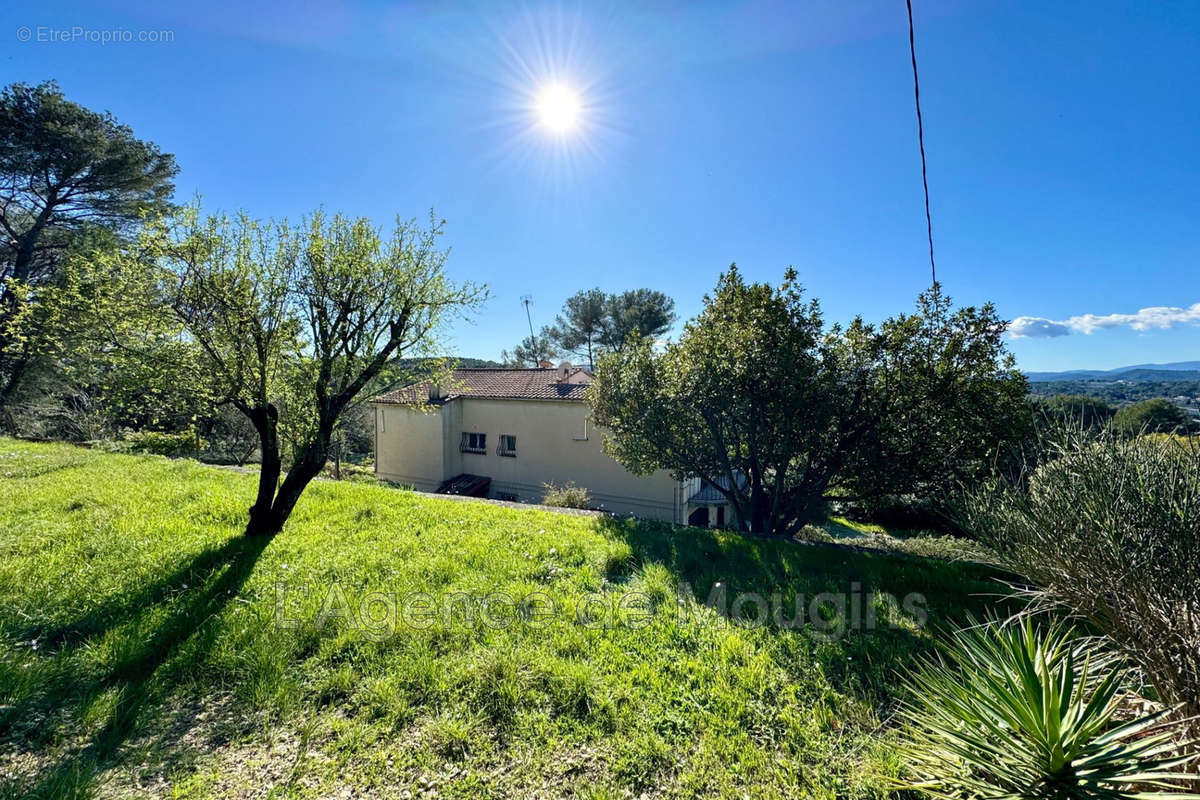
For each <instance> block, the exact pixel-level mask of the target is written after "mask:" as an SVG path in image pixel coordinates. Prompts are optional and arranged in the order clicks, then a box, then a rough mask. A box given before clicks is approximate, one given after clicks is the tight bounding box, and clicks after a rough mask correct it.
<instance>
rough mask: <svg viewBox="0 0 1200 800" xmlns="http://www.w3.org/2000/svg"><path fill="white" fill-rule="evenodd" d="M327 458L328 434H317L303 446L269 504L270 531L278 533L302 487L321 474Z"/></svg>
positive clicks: (293, 506) (290, 512)
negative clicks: (272, 526)
mask: <svg viewBox="0 0 1200 800" xmlns="http://www.w3.org/2000/svg"><path fill="white" fill-rule="evenodd" d="M328 460H329V436H328V434H318V435H317V438H316V439H315V440H313V441H312V442H309V444H308V446H307V447H305V448H304V453H303V454H302V455H301V456H300V458H299V459H297V460H296V461H295V462H294V463H293V464H292V466H291V469H289V470H288V474H287V477H286V478H284V479H283V483H282V484H281V485H280V487H279V492H278V493H277V494H276V495H275V502H274V504H273V505H272V506H271V521H272V522H273V523H274V525H275V529H274V530H272V531H271V533H273V534H274V533H278V532H279V531H280V530H281V529H282V528H283V524H284V523H285V522H287V520H288V517H290V516H291V515H292V509H294V508H295V507H296V502H297V501H298V500H299V499H300V495H301V494H302V493H303V492H304V488H305V487H306V486H308V484H309V483H311V482H312V479H313V478H315V477H317V476H318V475H320V474H321V470H322V469H324V468H325V462H326V461H328Z"/></svg>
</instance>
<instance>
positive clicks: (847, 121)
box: [0, 0, 1200, 370]
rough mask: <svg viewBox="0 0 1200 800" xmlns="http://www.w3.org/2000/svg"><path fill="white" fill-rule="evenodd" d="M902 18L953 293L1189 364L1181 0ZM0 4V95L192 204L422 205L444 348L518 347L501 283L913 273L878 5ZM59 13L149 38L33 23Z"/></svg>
mask: <svg viewBox="0 0 1200 800" xmlns="http://www.w3.org/2000/svg"><path fill="white" fill-rule="evenodd" d="M914 6H915V10H916V15H917V47H918V58H919V60H920V68H921V84H922V86H921V88H922V104H923V109H924V114H925V125H926V145H927V149H928V154H929V180H930V189H931V192H932V203H933V215H934V235H935V240H936V246H937V257H938V267H939V277H940V278H941V279H942V281H943V283H944V285H945V287H946V289H947V291H948V292H949V293H950V294H951V295H953V296H954V298H955V299H956V300H957V301H959V302H962V303H980V302H984V301H988V300H990V301H993V302H995V303H996V305H997V306H998V308H999V310H1000V312H1001V314H1003V315H1004V316H1005V317H1006V318H1009V319H1015V318H1021V317H1024V318H1027V319H1023V320H1022V321H1021V323H1020V325H1019V329H1020V330H1022V331H1024V332H1026V333H1029V334H1031V335H1029V336H1025V337H1022V338H1014V339H1012V341H1011V347H1012V349H1013V351H1014V352H1015V353H1016V355H1017V358H1018V361H1019V363H1020V365H1021V366H1022V367H1024V368H1026V369H1032V370H1048V369H1066V368H1076V367H1078V368H1106V367H1113V366H1118V365H1122V364H1129V363H1141V362H1152V361H1154V362H1158V361H1174V360H1185V359H1196V358H1200V327H1198V326H1197V321H1198V320H1200V306H1196V307H1194V308H1193V305H1194V304H1197V303H1200V281H1198V280H1197V270H1196V267H1197V264H1198V262H1200V225H1197V221H1198V220H1200V181H1198V180H1197V178H1198V177H1200V146H1198V142H1200V136H1198V134H1200V4H1197V3H1185V2H1175V3H1139V2H1129V3H1111V2H1103V1H1101V0H1089V2H1054V3H1046V2H999V1H998V0H997V1H996V2H966V1H965V0H914ZM3 15H4V18H5V23H6V24H5V26H4V27H5V28H7V30H6V31H3V33H2V35H3V39H2V41H3V45H0V57H2V58H3V62H2V63H3V64H4V74H5V78H4V79H5V82H7V81H11V80H24V81H27V82H35V81H40V80H43V79H47V78H53V79H56V80H57V81H58V82H59V83H60V84H61V86H62V88H63V90H64V91H65V92H66V94H67V95H68V97H70V98H71V99H73V100H76V101H77V102H80V103H83V104H84V105H87V106H89V107H93V108H102V109H107V110H110V111H112V112H113V113H114V114H116V115H117V117H118V118H120V119H121V120H122V121H123V122H125V123H127V124H129V125H130V126H132V127H133V129H134V131H135V132H136V133H137V134H138V135H139V136H142V137H145V138H149V139H152V140H153V141H155V142H157V143H159V144H160V145H161V146H162V147H163V148H164V149H166V150H167V151H169V152H173V153H174V154H175V155H176V158H177V160H178V162H179V164H180V167H181V173H180V176H179V180H178V187H179V191H180V195H181V196H183V197H187V196H189V195H191V194H193V193H197V192H198V193H200V194H202V195H203V198H204V204H205V206H206V207H207V208H209V209H212V210H216V209H225V210H232V209H236V208H244V209H246V210H248V211H249V212H251V213H253V214H255V215H258V216H263V217H266V216H289V217H298V216H300V215H301V214H303V213H305V212H307V211H310V210H312V209H313V208H315V207H317V206H319V205H321V206H324V207H325V208H326V209H329V210H340V211H343V212H345V213H348V214H354V215H367V216H370V217H372V218H373V219H375V220H377V221H378V222H379V223H381V224H384V223H387V222H388V221H389V220H390V219H392V218H393V217H394V216H395V215H396V214H401V215H404V216H421V215H423V214H424V213H425V211H426V210H427V209H428V208H430V207H434V208H435V209H436V211H437V213H438V214H439V215H440V216H442V217H444V218H445V219H446V220H447V221H448V235H447V238H446V241H447V243H448V244H450V245H451V246H452V248H453V254H452V256H451V270H452V272H453V274H454V275H456V276H457V277H460V278H470V279H474V280H481V281H486V282H487V283H488V284H489V285H490V287H491V291H492V299H491V300H490V302H489V303H488V305H487V306H486V308H485V309H484V310H483V312H482V313H481V314H480V315H479V316H478V317H477V318H476V320H475V322H474V323H473V324H471V325H465V324H464V325H459V326H457V327H456V329H455V330H454V333H453V342H454V345H455V347H456V349H457V351H458V352H459V354H462V355H472V356H479V357H495V356H496V355H497V354H498V353H499V351H500V350H501V348H504V347H508V346H511V345H512V344H513V343H515V342H516V341H518V340H519V339H520V338H521V336H522V335H524V334H525V333H526V330H527V329H526V323H525V315H524V311H523V309H522V307H521V304H520V297H521V296H522V295H526V294H529V295H532V296H533V298H534V301H533V314H534V324H535V325H540V324H542V323H547V322H550V321H551V320H552V318H553V316H554V314H555V313H556V311H557V310H558V308H559V307H560V306H561V304H562V301H563V299H564V298H565V297H566V296H568V295H570V294H571V293H573V292H574V291H576V290H578V289H581V288H587V287H591V286H600V287H602V288H604V289H607V290H619V289H624V288H632V287H637V286H649V287H652V288H656V289H661V290H663V291H664V292H667V293H668V294H670V295H671V296H673V297H675V298H676V300H677V302H678V308H679V311H680V313H681V315H682V316H683V317H688V316H691V315H693V314H695V313H696V312H697V311H698V310H699V308H700V301H701V297H702V296H703V294H704V293H705V291H707V290H708V289H710V288H711V287H712V285H713V283H714V282H715V279H716V276H717V275H718V273H719V272H720V271H721V270H722V269H723V268H724V267H726V266H727V265H728V264H729V263H730V262H731V261H737V262H738V264H739V266H740V267H741V268H742V269H743V271H744V272H745V273H746V274H747V275H749V276H750V277H752V278H755V279H761V280H771V281H777V280H778V279H779V277H780V275H781V274H782V272H783V270H784V268H785V267H786V266H788V265H789V264H791V265H794V266H795V267H796V268H797V269H798V270H799V272H800V274H801V276H802V279H803V280H804V282H805V284H806V285H807V286H808V288H809V290H810V291H811V292H812V293H813V294H815V295H816V296H817V297H819V298H820V299H821V302H822V304H823V306H824V308H825V311H826V315H827V317H828V318H829V319H831V320H847V319H849V318H851V317H853V316H854V315H856V314H862V315H863V316H864V317H866V318H867V319H870V320H878V319H881V318H883V317H885V316H887V315H889V314H892V313H896V312H898V311H903V310H907V309H909V308H911V306H912V302H913V300H914V298H915V296H916V294H917V293H918V292H919V291H920V290H921V289H922V288H924V287H925V286H926V285H927V284H928V261H927V254H926V242H925V221H924V215H923V209H922V197H921V184H920V162H919V160H918V154H917V148H916V126H915V119H914V112H913V103H912V83H911V80H912V79H911V73H910V71H909V70H910V67H909V63H908V42H907V27H906V17H905V12H904V3H903V0H888V1H887V2H873V1H871V0H863V2H846V1H845V0H827V1H823V2H813V3H799V2H795V3H793V2H740V3H722V4H716V3H691V2H675V3H647V2H640V3H629V4H620V3H605V2H589V3H586V4H576V3H535V2H529V3H519V4H511V5H509V4H501V3H499V2H494V3H493V2H488V3H475V4H455V3H448V2H446V3H443V2H415V3H391V4H384V3H336V2H331V3H316V2H312V3H309V2H303V1H302V2H294V3H292V2H282V0H275V1H274V2H266V3H257V4H251V3H240V2H232V1H231V0H217V2H209V3H203V4H200V3H196V4H188V3H163V2H161V0H139V1H138V2H128V3H115V2H114V3H97V4H80V3H72V2H62V3H57V4H56V5H55V7H54V8H48V7H46V5H45V4H43V3H34V2H26V1H25V0H17V2H15V3H13V2H9V3H7V4H6V7H5V10H4V12H3ZM22 26H26V27H28V28H29V29H30V31H31V32H32V33H31V39H32V40H31V41H29V42H22V41H19V35H20V31H19V29H20V28H21V27H22ZM74 27H79V28H81V29H85V30H112V29H124V30H128V31H138V30H155V31H157V30H170V31H171V32H172V34H173V41H170V42H164V43H155V44H150V43H140V42H114V43H108V44H99V43H93V42H88V41H84V40H81V39H78V38H77V39H75V40H73V41H71V40H68V41H65V42H49V41H45V39H46V37H47V36H48V35H50V34H47V33H46V31H47V29H54V30H58V31H63V30H66V31H70V29H72V28H74ZM66 35H67V36H68V37H69V36H70V34H66ZM554 81H559V82H562V83H564V84H568V85H571V86H573V87H574V88H575V89H576V91H577V92H578V93H579V96H580V101H581V103H582V105H583V110H582V115H581V119H580V127H579V128H578V130H577V131H575V132H574V133H573V134H570V135H566V136H561V137H559V136H555V135H553V134H551V133H549V132H548V131H546V130H545V129H544V127H542V126H540V125H539V124H538V122H537V119H536V115H535V114H534V112H533V111H532V110H531V108H530V105H531V97H532V96H534V95H535V94H536V92H537V91H538V90H539V88H540V87H542V86H544V85H546V84H548V83H552V82H554ZM1160 307H1165V310H1164V309H1162V308H1160ZM1148 308H1149V309H1153V308H1159V310H1158V311H1149V312H1146V313H1139V312H1140V311H1141V310H1142V309H1148ZM1089 315H1090V316H1089ZM1111 315H1117V316H1111ZM1089 331H1090V332H1089ZM1050 334H1053V335H1050Z"/></svg>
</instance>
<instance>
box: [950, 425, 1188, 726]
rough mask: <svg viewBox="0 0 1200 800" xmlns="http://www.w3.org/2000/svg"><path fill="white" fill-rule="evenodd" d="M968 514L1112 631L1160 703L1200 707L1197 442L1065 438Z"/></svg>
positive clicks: (1077, 610) (1004, 555) (1008, 556)
mask: <svg viewBox="0 0 1200 800" xmlns="http://www.w3.org/2000/svg"><path fill="white" fill-rule="evenodd" d="M1050 455H1051V460H1049V461H1047V462H1046V463H1044V464H1043V465H1042V466H1040V467H1038V469H1037V470H1036V471H1035V472H1034V473H1033V474H1032V475H1031V476H1030V478H1029V481H1028V485H1027V486H1024V487H1022V486H1010V487H1007V488H1002V489H1000V490H999V491H994V492H980V493H978V494H976V495H974V496H973V497H972V498H970V500H969V501H968V503H967V514H966V517H967V520H968V524H969V525H970V526H971V527H972V529H973V530H974V531H975V532H976V533H977V535H978V536H979V537H980V538H981V539H982V540H983V541H984V542H985V543H986V544H988V545H989V546H990V547H991V548H992V550H994V551H995V552H996V553H997V555H998V556H999V558H1000V560H1001V561H1002V562H1003V563H1004V564H1005V565H1006V566H1008V567H1009V568H1010V569H1012V570H1013V571H1014V572H1016V573H1018V574H1020V575H1022V576H1024V577H1025V578H1028V579H1029V580H1030V581H1032V582H1033V583H1034V584H1036V585H1037V587H1039V588H1038V589H1037V590H1035V591H1036V594H1037V595H1038V596H1039V598H1040V599H1041V600H1044V601H1047V602H1050V603H1054V604H1057V605H1059V606H1062V607H1065V608H1066V609H1067V610H1069V611H1070V612H1072V613H1074V614H1077V615H1078V616H1080V617H1082V618H1084V619H1085V620H1087V622H1088V623H1089V624H1090V625H1091V626H1092V627H1094V628H1095V629H1096V630H1098V631H1100V632H1102V633H1104V634H1106V635H1108V636H1109V637H1111V638H1112V639H1113V640H1114V641H1115V642H1116V643H1117V644H1118V645H1120V646H1121V648H1122V649H1123V650H1124V652H1125V654H1126V655H1127V656H1128V657H1129V658H1130V659H1131V660H1132V661H1134V662H1135V663H1136V664H1137V665H1138V666H1139V667H1141V668H1142V670H1144V671H1145V673H1146V675H1147V677H1148V678H1149V680H1150V682H1151V683H1152V684H1153V685H1154V688H1155V689H1156V690H1157V692H1158V695H1159V698H1160V699H1162V700H1163V701H1164V702H1167V703H1170V704H1175V703H1183V704H1185V705H1186V706H1187V707H1188V711H1189V713H1190V714H1193V715H1195V714H1200V446H1198V445H1197V442H1196V441H1195V440H1189V439H1184V438H1180V437H1166V436H1155V437H1138V438H1135V439H1122V438H1119V437H1116V436H1105V437H1102V438H1100V439H1099V440H1088V439H1086V438H1083V437H1080V436H1073V437H1068V438H1067V441H1066V442H1065V443H1062V444H1059V445H1057V446H1056V447H1055V449H1054V450H1053V451H1052V452H1051V453H1050Z"/></svg>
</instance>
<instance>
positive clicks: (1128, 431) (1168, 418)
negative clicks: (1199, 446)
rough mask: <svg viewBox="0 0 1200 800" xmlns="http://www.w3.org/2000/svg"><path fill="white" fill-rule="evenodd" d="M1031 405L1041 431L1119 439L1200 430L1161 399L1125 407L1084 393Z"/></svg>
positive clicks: (1034, 402)
mask: <svg viewBox="0 0 1200 800" xmlns="http://www.w3.org/2000/svg"><path fill="white" fill-rule="evenodd" d="M1031 402H1032V404H1033V410H1034V414H1035V419H1036V420H1037V421H1038V422H1039V423H1040V426H1041V427H1042V428H1043V429H1053V428H1055V427H1066V428H1071V429H1077V430H1081V431H1084V432H1088V433H1096V432H1099V431H1102V430H1104V429H1106V428H1107V429H1111V430H1112V431H1113V432H1115V433H1117V434H1119V435H1122V436H1137V435H1139V434H1143V433H1178V434H1188V433H1195V432H1196V431H1197V430H1198V429H1200V424H1198V423H1197V421H1196V420H1195V419H1194V418H1193V417H1192V416H1191V415H1190V414H1188V413H1187V412H1186V411H1184V410H1183V409H1182V408H1180V407H1179V406H1177V405H1175V404H1174V403H1172V402H1169V401H1168V400H1165V399H1163V398H1161V397H1154V398H1151V399H1149V400H1142V401H1139V402H1136V403H1130V404H1128V405H1115V404H1113V403H1110V402H1108V401H1106V400H1104V399H1102V398H1099V397H1093V396H1089V395H1084V394H1064V395H1055V396H1053V397H1035V398H1033V399H1032V401H1031Z"/></svg>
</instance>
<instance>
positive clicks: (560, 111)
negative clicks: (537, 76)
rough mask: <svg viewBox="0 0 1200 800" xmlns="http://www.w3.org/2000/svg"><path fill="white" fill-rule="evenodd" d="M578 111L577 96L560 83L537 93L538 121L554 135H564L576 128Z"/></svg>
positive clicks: (579, 106)
mask: <svg viewBox="0 0 1200 800" xmlns="http://www.w3.org/2000/svg"><path fill="white" fill-rule="evenodd" d="M580 110H581V104H580V102H579V95H577V94H576V93H575V92H574V91H573V90H572V89H570V88H569V87H567V86H564V85H563V84H561V83H555V84H552V85H550V86H547V87H545V88H543V89H542V90H541V91H540V92H538V96H537V115H538V119H539V120H541V122H542V124H543V125H545V126H546V127H547V128H548V129H550V130H551V131H553V132H554V133H558V134H565V133H569V132H571V131H572V130H574V129H575V128H577V127H578V126H579V116H580Z"/></svg>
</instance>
